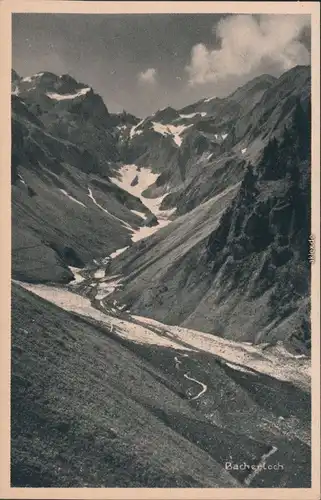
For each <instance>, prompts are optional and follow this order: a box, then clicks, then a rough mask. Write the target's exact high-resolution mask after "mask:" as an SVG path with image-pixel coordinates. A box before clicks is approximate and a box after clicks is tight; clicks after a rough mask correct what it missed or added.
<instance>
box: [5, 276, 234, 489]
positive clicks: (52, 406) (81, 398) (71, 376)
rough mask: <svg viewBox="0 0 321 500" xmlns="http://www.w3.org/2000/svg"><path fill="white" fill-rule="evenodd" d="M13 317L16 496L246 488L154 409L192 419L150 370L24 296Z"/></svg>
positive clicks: (17, 291)
mask: <svg viewBox="0 0 321 500" xmlns="http://www.w3.org/2000/svg"><path fill="white" fill-rule="evenodd" d="M12 310H13V325H12V410H11V411H12V431H11V432H12V476H11V480H12V484H13V485H14V486H31V487H37V486H38V487H39V486H42V487H44V486H46V487H50V486H60V487H85V486H100V487H102V486H105V487H113V486H114V487H115V486H122V487H141V486H146V487H175V486H181V487H191V486H192V487H193V486H194V487H197V486H205V487H206V486H207V487H210V486H211V487H215V486H221V487H222V486H235V485H237V482H236V481H235V480H234V479H233V478H232V477H231V476H230V475H229V474H228V473H227V472H225V471H224V470H223V469H222V467H221V466H220V465H218V464H217V463H216V462H215V460H213V459H212V458H211V456H210V455H209V454H207V453H206V452H204V451H203V450H201V449H200V448H198V447H197V446H195V445H193V444H192V443H190V442H189V441H188V440H186V439H184V438H183V437H182V436H181V435H179V434H177V433H176V432H174V431H173V430H171V429H170V428H169V427H168V426H166V425H164V424H163V422H162V420H161V419H159V418H157V416H154V415H153V412H152V411H150V410H148V409H147V408H152V409H153V411H157V410H159V409H162V410H163V411H164V408H166V407H167V406H169V407H171V406H174V407H176V408H179V410H180V412H181V413H182V414H185V415H186V418H188V417H189V414H190V409H189V406H188V402H187V401H183V400H182V399H181V396H179V395H178V394H176V393H175V392H173V390H170V389H168V388H167V387H166V385H164V384H163V383H162V382H161V381H159V380H156V378H155V376H154V375H153V370H152V371H151V372H150V371H149V370H147V368H146V362H142V361H141V360H139V358H138V357H136V356H135V355H134V354H133V353H131V352H130V351H129V350H127V349H126V348H125V347H123V346H122V345H120V344H118V343H117V342H115V341H114V340H112V339H110V338H109V337H107V336H106V334H105V333H103V332H102V331H99V330H97V329H95V328H93V327H92V326H90V325H89V324H86V323H85V322H83V321H81V320H79V319H77V318H76V317H73V316H72V315H70V314H68V313H66V312H64V311H61V310H59V309H58V308H57V307H55V306H53V305H51V304H49V303H47V302H46V301H43V300H41V299H39V298H37V297H35V296H33V295H32V294H30V293H28V292H26V291H24V290H22V289H21V288H19V287H16V286H14V289H13V302H12Z"/></svg>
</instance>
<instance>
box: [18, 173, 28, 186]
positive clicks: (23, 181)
mask: <svg viewBox="0 0 321 500" xmlns="http://www.w3.org/2000/svg"><path fill="white" fill-rule="evenodd" d="M18 177H19V181H20V182H22V184H25V185H27V183H26V181H25V180H24V179H23V177H22V175H20V174H18Z"/></svg>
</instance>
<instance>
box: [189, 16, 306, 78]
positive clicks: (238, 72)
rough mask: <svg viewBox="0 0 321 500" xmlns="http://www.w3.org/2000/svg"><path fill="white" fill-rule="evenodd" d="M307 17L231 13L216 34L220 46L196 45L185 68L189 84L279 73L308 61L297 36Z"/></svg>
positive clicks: (303, 45)
mask: <svg viewBox="0 0 321 500" xmlns="http://www.w3.org/2000/svg"><path fill="white" fill-rule="evenodd" d="M309 26H310V16H303V15H302V16H301V15H276V14H275V15H261V16H258V17H254V16H252V15H233V16H230V17H228V18H225V19H222V20H221V21H220V22H219V23H218V24H217V26H216V30H215V34H216V37H217V38H218V40H219V42H220V47H219V48H217V49H214V50H210V49H209V48H207V47H206V46H205V45H204V44H202V43H200V44H198V45H195V46H194V47H193V48H192V51H191V60H190V63H189V65H188V66H186V68H185V70H186V71H187V72H188V75H189V84H190V85H191V86H194V85H197V84H206V83H209V82H219V81H222V80H224V79H225V78H228V79H229V78H231V77H232V76H236V77H241V76H245V75H251V76H254V75H255V74H256V75H258V74H260V73H264V72H265V71H264V68H273V69H274V71H275V72H279V73H282V72H283V71H286V70H288V69H290V68H292V67H294V66H296V65H298V64H309V62H310V53H309V50H308V49H307V48H306V46H305V44H303V43H302V41H301V39H300V36H301V35H302V34H303V33H304V32H305V31H306V30H307V29H308V28H309Z"/></svg>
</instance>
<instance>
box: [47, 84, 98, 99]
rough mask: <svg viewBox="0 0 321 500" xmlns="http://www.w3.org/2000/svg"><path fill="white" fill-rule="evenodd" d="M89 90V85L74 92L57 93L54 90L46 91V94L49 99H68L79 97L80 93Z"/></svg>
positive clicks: (83, 93) (86, 92) (84, 93)
mask: <svg viewBox="0 0 321 500" xmlns="http://www.w3.org/2000/svg"><path fill="white" fill-rule="evenodd" d="M90 91H91V88H90V87H86V88H83V89H80V90H79V91H78V92H76V93H75V94H57V93H56V92H46V95H47V96H48V97H49V98H50V99H54V100H56V101H65V100H68V99H76V97H80V96H82V95H86V94H88V92H90Z"/></svg>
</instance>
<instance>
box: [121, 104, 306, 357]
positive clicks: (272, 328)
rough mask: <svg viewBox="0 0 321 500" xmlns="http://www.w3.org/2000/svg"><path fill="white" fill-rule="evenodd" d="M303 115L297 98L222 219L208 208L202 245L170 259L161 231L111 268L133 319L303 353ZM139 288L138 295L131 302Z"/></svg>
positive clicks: (193, 217)
mask: <svg viewBox="0 0 321 500" xmlns="http://www.w3.org/2000/svg"><path fill="white" fill-rule="evenodd" d="M309 109H310V107H309V101H308V100H306V99H305V98H304V99H303V100H302V102H298V101H297V102H296V105H295V110H294V112H293V113H292V117H291V125H290V126H288V128H285V129H284V130H283V134H282V136H281V138H280V139H279V140H276V139H275V138H274V139H271V140H270V141H269V142H268V144H267V146H266V147H265V148H264V151H263V154H262V155H261V158H260V160H259V161H258V162H257V164H256V165H255V167H252V166H251V165H248V166H247V167H246V170H245V172H246V173H245V176H244V179H243V181H242V183H241V185H240V187H239V189H238V191H237V194H236V196H235V197H234V198H233V200H232V201H231V200H230V203H229V206H228V208H227V209H225V207H226V202H225V204H224V203H223V204H222V205H221V210H222V209H223V213H222V212H220V210H219V205H217V207H216V209H215V212H214V213H215V217H214V218H213V219H212V222H213V224H214V226H216V227H215V228H214V230H213V231H212V232H211V233H208V239H206V232H205V233H204V232H203V233H201V234H202V236H201V238H200V239H198V240H194V243H193V244H192V243H191V241H190V246H189V248H188V249H187V251H182V250H181V251H179V252H178V253H177V255H176V256H175V253H174V251H173V250H174V249H171V247H169V246H168V245H169V243H170V241H171V238H172V233H171V234H168V232H167V234H166V233H165V230H162V232H160V233H159V234H158V235H157V236H155V237H154V241H153V242H152V241H151V243H150V244H149V245H148V244H147V246H146V249H144V251H143V255H142V253H141V252H142V249H139V252H140V256H139V257H138V254H137V251H138V248H136V249H135V247H134V248H132V249H131V252H130V253H129V254H128V255H127V256H126V255H124V256H122V257H120V258H119V259H118V261H116V262H114V263H113V266H114V267H113V268H112V272H114V271H117V272H123V274H124V276H125V278H124V291H122V292H119V293H118V294H116V296H117V299H118V300H120V301H122V302H124V303H126V305H129V306H130V307H131V310H132V311H133V312H135V313H138V314H143V315H147V316H148V315H149V316H152V317H154V318H156V319H159V320H160V321H165V322H168V323H169V324H177V323H181V324H182V325H184V326H188V327H191V328H195V329H200V330H203V331H207V332H213V333H215V334H220V335H222V336H225V337H228V338H233V339H238V340H250V341H254V342H258V341H271V342H273V341H276V340H279V339H282V340H286V341H290V344H291V345H294V346H296V347H298V348H299V349H303V350H305V349H309V343H310V328H309V293H310V292H309V286H310V266H309V260H308V248H309V243H308V238H309V227H310V132H309V123H310V117H309V112H310V111H309ZM234 193H235V191H234ZM217 198H218V200H219V199H220V198H219V197H217ZM212 199H213V200H215V198H212ZM226 201H227V200H226ZM208 203H210V201H209V202H208ZM216 204H217V202H216ZM205 205H207V204H203V207H204V208H205ZM214 206H215V205H214ZM196 210H198V212H197V211H196ZM200 210H201V207H199V209H194V211H193V212H191V213H190V214H187V215H189V218H190V226H191V231H192V232H193V231H195V229H196V227H195V228H194V229H193V223H192V222H191V221H193V220H194V221H196V220H197V218H196V214H197V213H199V211H200ZM214 213H213V212H212V217H213V214H214ZM179 220H180V219H178V221H179ZM200 223H201V220H199V221H198V224H200ZM173 224H174V223H173ZM197 227H198V225H197ZM205 227H207V228H209V227H210V224H209V223H208V224H206V226H205ZM166 229H167V228H166ZM169 230H170V228H169V229H168V231H169ZM177 232H179V230H178V229H177ZM157 237H158V246H159V247H160V248H163V251H164V252H165V255H166V259H167V262H168V263H169V262H172V265H169V264H167V265H166V261H164V260H160V257H159V253H160V252H161V250H160V249H159V248H158V249H157V252H156V251H155V249H154V246H155V243H156V238H157ZM177 248H179V247H177ZM135 250H136V251H135ZM144 252H146V254H145V257H144ZM153 256H154V261H153ZM137 259H138V260H137ZM144 260H145V262H147V261H149V262H155V263H153V265H154V266H155V268H156V271H157V269H158V265H159V264H160V265H161V264H162V266H163V270H162V273H161V274H157V272H156V271H155V273H156V274H155V281H153V280H151V275H150V272H149V270H148V267H147V268H146V267H145V265H142V264H140V262H142V263H143V262H144ZM145 269H146V270H145ZM148 273H149V275H148ZM147 275H148V276H147ZM156 276H157V278H156ZM143 282H144V283H145V290H144V292H143V295H142V296H139V297H138V296H136V297H135V295H134V294H135V289H136V290H140V291H141V290H142V289H141V286H142V283H143ZM175 297H176V298H175Z"/></svg>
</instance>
